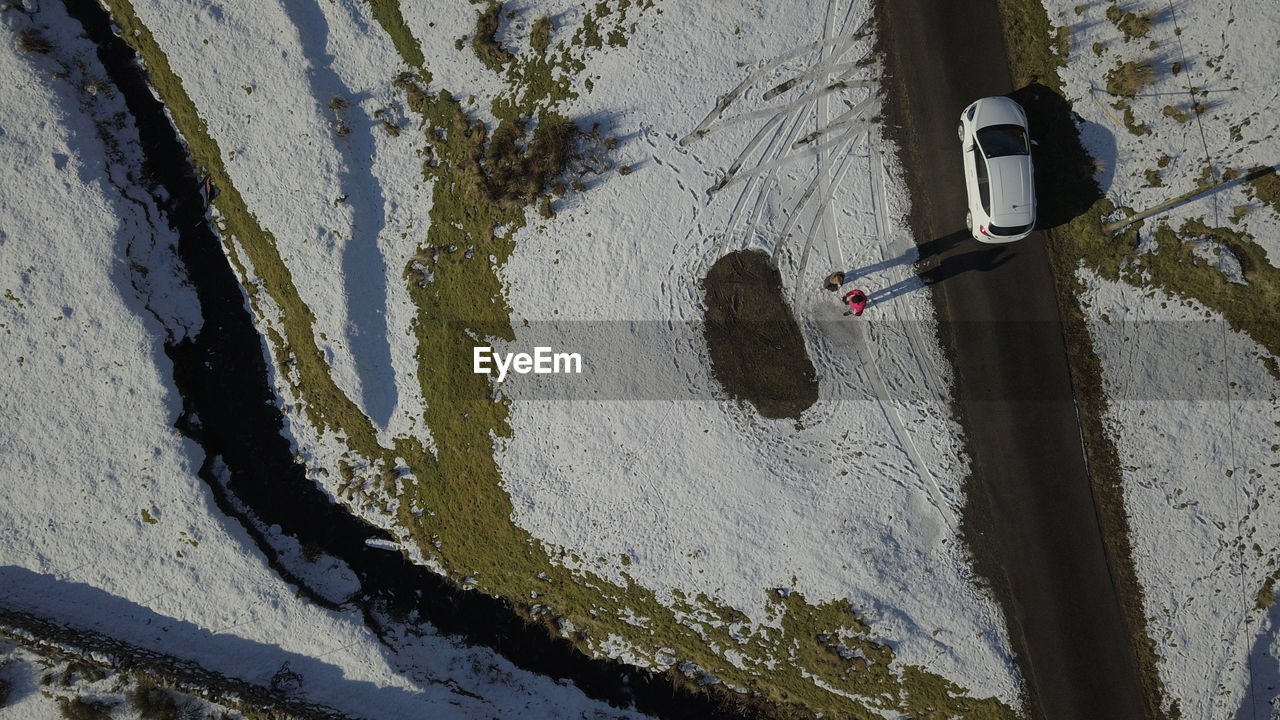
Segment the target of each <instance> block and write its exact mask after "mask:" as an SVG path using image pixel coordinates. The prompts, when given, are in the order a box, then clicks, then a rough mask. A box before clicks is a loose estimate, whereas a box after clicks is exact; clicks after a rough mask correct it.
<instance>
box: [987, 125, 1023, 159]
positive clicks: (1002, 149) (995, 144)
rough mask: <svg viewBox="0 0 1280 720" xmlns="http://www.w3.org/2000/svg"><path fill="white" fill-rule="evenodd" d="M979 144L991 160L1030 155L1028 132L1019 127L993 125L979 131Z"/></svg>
mask: <svg viewBox="0 0 1280 720" xmlns="http://www.w3.org/2000/svg"><path fill="white" fill-rule="evenodd" d="M978 144H979V145H981V146H982V152H983V154H985V155H986V156H987V157H989V158H998V157H1004V156H1006V155H1030V154H1031V148H1029V147H1028V146H1027V131H1026V130H1024V129H1022V128H1021V127H1019V126H1017V125H992V126H991V127H985V128H982V129H981V130H979V131H978Z"/></svg>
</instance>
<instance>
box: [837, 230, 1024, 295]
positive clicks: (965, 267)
mask: <svg viewBox="0 0 1280 720" xmlns="http://www.w3.org/2000/svg"><path fill="white" fill-rule="evenodd" d="M966 241H967V242H969V243H971V244H973V245H976V246H977V248H976V249H973V250H966V251H962V252H956V253H952V254H948V253H950V252H951V251H952V250H954V249H955V248H957V247H958V246H960V245H961V244H962V243H965V242H966ZM1007 249H1008V248H1007V246H1005V245H982V244H980V243H978V242H977V241H976V240H973V239H972V238H971V237H970V236H969V233H968V232H967V231H965V230H957V231H955V232H953V233H949V234H947V235H943V236H942V237H938V238H934V239H933V240H929V241H928V242H923V243H920V244H919V245H917V246H915V247H914V248H911V249H909V250H907V251H906V252H904V253H902V254H901V255H899V256H897V257H895V258H890V259H888V260H882V261H880V262H878V263H872V264H871V265H865V266H863V267H860V268H854V269H852V270H848V271H846V272H845V274H844V283H843V285H842V289H843V287H844V286H850V285H855V284H856V282H857V280H858V278H860V277H863V276H866V275H868V274H870V273H873V272H876V271H879V270H884V269H887V268H891V267H896V266H898V265H906V264H914V265H915V266H916V274H915V275H912V276H911V277H908V278H904V279H902V280H899V281H897V282H895V283H893V284H891V285H887V286H885V287H882V288H876V289H874V290H871V291H869V292H867V305H868V307H870V306H873V305H875V304H877V303H881V302H885V301H887V300H892V299H893V298H895V297H898V296H899V295H906V294H908V293H910V292H913V291H915V290H919V289H920V288H922V287H924V286H926V285H936V284H938V283H941V282H943V281H945V280H947V279H949V278H953V277H955V276H957V275H960V274H963V273H966V272H987V271H990V270H994V269H996V268H998V267H1000V266H1001V265H1003V264H1004V263H1006V262H1008V260H1009V256H1008V255H1006V254H1005V251H1006V250H1007Z"/></svg>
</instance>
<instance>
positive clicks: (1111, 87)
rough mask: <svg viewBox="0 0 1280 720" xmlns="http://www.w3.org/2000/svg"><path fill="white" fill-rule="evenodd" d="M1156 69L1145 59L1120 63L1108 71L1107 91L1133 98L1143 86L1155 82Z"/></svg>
mask: <svg viewBox="0 0 1280 720" xmlns="http://www.w3.org/2000/svg"><path fill="white" fill-rule="evenodd" d="M1155 79H1156V70H1155V68H1154V67H1152V66H1151V63H1149V62H1147V61H1145V60H1141V61H1140V60H1129V61H1127V62H1123V63H1119V64H1117V65H1116V66H1115V67H1114V68H1112V69H1111V70H1110V72H1108V73H1107V93H1109V94H1111V95H1115V96H1118V97H1125V98H1131V97H1135V96H1136V95H1137V94H1138V91H1139V90H1141V89H1142V88H1144V87H1146V86H1148V85H1150V84H1151V83H1153V82H1155Z"/></svg>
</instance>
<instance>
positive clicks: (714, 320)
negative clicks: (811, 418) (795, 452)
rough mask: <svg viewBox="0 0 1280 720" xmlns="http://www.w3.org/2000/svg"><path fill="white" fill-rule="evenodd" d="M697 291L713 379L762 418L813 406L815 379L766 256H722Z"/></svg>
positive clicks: (793, 414) (792, 414) (751, 253)
mask: <svg viewBox="0 0 1280 720" xmlns="http://www.w3.org/2000/svg"><path fill="white" fill-rule="evenodd" d="M702 288H703V291H704V292H705V293H706V304H707V314H706V320H707V322H706V325H705V335H706V340H707V348H708V350H709V351H710V354H711V372H712V374H713V375H714V376H715V378H716V380H718V381H719V382H720V384H721V385H722V386H724V389H725V391H726V392H728V393H729V395H730V396H732V397H734V398H737V399H738V400H745V401H747V402H749V403H751V404H752V405H754V406H755V408H756V409H757V410H758V411H759V412H760V414H761V415H763V416H764V417H767V418H794V419H796V420H799V419H800V413H802V412H804V411H805V410H806V409H807V408H808V407H809V406H811V405H813V404H814V403H815V402H817V400H818V379H817V373H816V371H815V370H814V368H813V363H812V362H811V361H810V360H809V355H808V353H806V352H805V347H804V336H803V335H802V334H801V333H800V326H799V325H798V324H796V319H795V316H794V315H793V314H792V312H791V308H790V307H788V305H787V300H786V297H785V296H784V295H783V292H782V276H781V275H779V273H778V269H777V268H776V267H774V266H773V263H772V262H770V260H769V255H768V254H767V253H765V252H762V251H760V250H739V251H737V252H732V253H729V254H728V255H725V256H724V257H722V258H720V259H719V260H717V261H716V263H715V264H714V265H712V266H711V270H710V271H708V272H707V277H706V279H705V280H703V283H702Z"/></svg>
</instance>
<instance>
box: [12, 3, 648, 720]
mask: <svg viewBox="0 0 1280 720" xmlns="http://www.w3.org/2000/svg"><path fill="white" fill-rule="evenodd" d="M0 18H2V19H3V21H4V22H5V23H6V25H7V26H10V27H14V26H17V27H21V25H20V23H24V22H28V20H27V19H26V18H25V17H24V16H23V15H22V14H21V13H16V12H6V13H4V14H3V15H2V16H0ZM34 19H35V21H36V22H38V23H40V24H42V25H47V26H48V29H47V30H46V33H47V34H48V36H49V37H51V38H53V39H54V41H55V43H56V50H55V52H54V53H53V54H50V55H48V56H44V55H33V54H19V51H18V50H17V49H16V48H15V44H14V43H3V44H0V73H2V74H3V75H4V77H6V78H7V79H8V85H7V88H6V91H5V92H6V93H8V95H7V97H8V98H10V100H12V99H13V98H21V102H13V101H6V102H5V103H4V104H3V107H4V111H3V118H4V119H3V123H2V125H0V126H2V127H3V128H4V130H3V132H2V133H0V177H2V178H3V183H4V187H5V188H6V192H5V193H4V194H3V196H0V287H3V289H4V297H5V299H4V300H3V301H0V333H3V337H4V341H3V342H2V343H0V364H3V366H4V367H5V368H6V371H5V372H4V373H3V374H2V375H0V377H3V380H0V383H2V384H0V416H3V417H4V418H5V422H4V423H3V424H0V604H3V605H4V606H6V607H9V608H13V609H17V610H24V611H28V612H33V613H36V614H38V615H40V616H42V617H47V618H51V619H54V620H56V621H58V622H64V623H68V624H70V625H73V626H78V627H83V628H86V629H90V630H96V631H99V632H102V633H104V634H107V635H110V636H112V637H115V638H118V639H120V640H123V641H126V642H130V643H133V644H136V645H140V646H143V647H146V648H149V649H152V650H155V651H159V652H164V653H169V654H172V655H175V656H178V657H182V658H188V659H191V660H194V661H197V662H198V663H199V664H201V665H202V666H204V667H207V668H208V669H211V670H213V671H216V672H222V673H224V674H227V675H231V676H235V677H239V678H242V679H244V680H247V681H250V682H255V683H260V684H266V683H267V682H268V681H269V679H270V678H271V676H272V675H273V674H274V673H275V672H276V671H277V670H278V669H279V668H280V667H281V666H282V664H283V663H285V662H288V663H289V664H290V666H291V667H292V668H293V669H295V670H297V671H298V672H300V673H301V674H302V677H303V682H302V685H301V687H300V688H299V692H300V694H301V695H302V696H303V697H304V698H305V699H307V700H310V701H312V702H318V703H322V704H327V705H330V706H332V707H335V708H338V709H340V710H343V711H345V712H348V713H350V714H352V715H358V716H361V717H370V718H399V717H406V716H414V715H422V714H430V715H433V716H434V715H439V716H442V717H459V718H468V717H493V716H502V717H520V716H539V715H541V716H546V715H548V714H552V713H555V714H557V715H563V716H573V717H578V716H590V717H598V716H600V715H612V716H631V715H632V714H630V713H626V712H622V711H618V710H615V709H613V708H611V707H609V706H607V705H604V704H603V703H599V702H595V701H591V700H588V699H587V698H585V697H584V696H583V695H582V694H581V692H580V691H578V690H577V689H576V688H574V687H572V686H566V685H562V684H560V683H558V682H556V681H554V680H552V679H550V678H545V677H541V676H536V675H532V674H530V673H527V672H524V671H522V670H519V669H517V668H515V667H514V666H512V665H511V664H510V663H509V662H507V661H506V660H505V659H503V658H502V657H500V656H498V655H496V654H495V653H493V652H491V651H489V650H486V649H483V648H468V647H465V646H462V645H460V644H459V643H457V642H456V641H455V640H453V639H451V638H448V637H443V636H437V635H434V634H430V632H428V634H427V635H424V636H421V637H409V636H407V635H405V636H400V637H397V633H396V632H392V633H391V637H390V638H389V640H388V643H389V644H384V643H383V642H380V641H379V639H378V638H377V637H376V636H375V635H374V634H373V633H372V632H371V631H370V630H369V629H368V628H367V627H366V626H365V625H364V624H363V622H362V618H361V615H360V613H359V612H358V611H357V610H355V609H354V608H352V609H346V610H343V611H341V612H331V611H328V610H325V609H322V608H320V607H318V606H316V605H313V604H311V603H309V602H307V601H305V600H303V599H300V598H299V594H298V592H297V589H296V588H294V587H292V586H290V585H288V584H286V583H284V582H282V581H281V580H280V579H279V578H278V577H277V576H276V575H275V574H274V572H273V571H272V570H271V568H270V567H268V565H267V563H266V561H265V559H264V558H263V557H262V555H261V553H260V552H259V551H258V549H257V548H256V547H255V546H254V545H253V542H252V541H251V540H250V538H249V536H248V534H247V533H246V532H245V531H244V530H243V529H242V528H241V527H239V526H238V525H237V524H236V523H235V522H233V521H230V520H228V519H227V518H226V517H224V516H222V515H221V513H220V512H219V511H218V509H217V508H216V507H215V506H214V503H213V500H212V496H211V494H210V491H209V490H208V488H207V487H206V486H205V485H204V484H203V483H202V481H201V480H200V479H199V478H198V477H197V476H196V470H197V468H198V467H199V466H200V464H201V462H202V460H203V456H202V452H201V450H200V449H199V448H198V447H197V446H195V445H194V444H192V443H191V442H190V441H187V440H186V439H184V438H183V437H182V436H180V435H179V434H178V432H177V431H176V430H175V429H174V427H173V423H174V420H175V419H176V417H177V415H178V413H179V411H180V405H181V403H180V398H179V397H178V396H177V393H176V391H175V389H174V387H173V385H172V384H171V380H170V378H171V375H172V367H171V365H170V363H169V360H168V358H167V356H166V355H165V354H164V342H165V341H166V340H177V339H179V338H181V337H184V336H186V334H188V333H191V332H195V331H196V330H197V329H198V328H199V325H200V322H199V315H198V307H197V306H196V305H195V301H194V296H193V295H192V293H191V291H190V289H189V288H186V287H185V286H183V285H182V282H181V278H182V273H181V270H180V268H178V267H175V260H174V256H173V252H172V248H173V244H174V242H175V240H176V238H175V237H174V235H173V233H172V232H171V231H170V230H169V229H168V228H167V226H166V225H165V224H163V223H153V219H155V218H158V215H157V212H156V208H155V207H154V205H153V204H152V201H151V200H150V198H148V197H147V196H146V194H145V192H144V191H143V189H142V187H141V186H138V185H132V186H130V185H123V186H124V187H126V188H128V189H127V190H125V191H124V192H126V193H128V196H127V197H126V196H125V195H124V194H122V192H120V191H117V190H116V188H115V185H117V184H123V182H124V179H125V178H126V177H127V176H128V175H129V173H136V172H137V168H138V151H137V140H136V133H135V131H134V129H133V126H132V124H131V120H129V119H128V116H127V115H126V116H124V119H122V120H121V121H120V124H119V126H118V127H116V128H113V129H112V132H111V134H110V135H108V136H105V137H106V138H112V139H114V142H115V143H116V146H115V148H114V149H112V148H109V147H108V146H107V144H109V143H110V142H112V141H111V140H110V139H104V138H103V137H100V136H99V135H98V134H97V133H96V131H95V122H97V121H100V120H103V119H106V118H113V116H114V115H115V113H116V112H118V111H121V110H123V109H124V105H123V100H122V99H121V98H120V97H119V96H118V95H117V94H115V93H114V91H111V90H109V89H100V90H99V91H98V92H97V93H96V94H95V95H93V96H92V97H86V96H85V95H84V94H83V93H82V92H81V90H82V87H83V85H82V83H81V82H80V81H81V80H82V79H83V77H92V78H102V77H105V73H104V72H103V70H102V68H101V66H100V65H99V64H98V62H97V59H96V54H95V51H94V48H93V46H92V45H91V44H90V43H89V42H88V41H87V40H85V39H83V38H81V37H79V36H78V28H77V26H76V25H75V24H74V23H73V22H72V21H70V20H69V19H68V18H67V17H66V16H65V14H64V11H63V10H62V7H61V5H58V4H44V5H43V7H42V9H41V10H40V11H39V13H38V14H36V15H35V16H34ZM15 31H16V30H15ZM75 63H83V70H80V71H77V72H82V73H83V77H82V76H81V75H79V74H76V73H73V74H72V75H71V76H69V77H68V78H66V79H58V78H56V77H54V76H53V73H54V72H55V71H58V70H59V69H60V66H72V67H74V66H75ZM116 149H118V150H119V152H120V154H119V155H117V154H116V153H115V152H114V150H116ZM109 150H111V151H109ZM128 262H133V263H136V264H137V265H138V267H136V268H134V267H130V265H129V264H128ZM143 269H145V270H146V272H145V282H143V280H144V278H142V277H140V276H141V275H143ZM163 278H170V279H171V280H172V281H173V284H172V286H167V285H164V284H162V283H161V280H162V279H163ZM135 283H136V285H135ZM330 560H331V559H330ZM325 562H328V561H326V560H325V559H324V558H321V559H320V560H319V562H318V564H319V565H323V564H324V563H325ZM330 572H331V573H334V574H336V576H335V577H332V578H331V580H333V581H334V583H335V584H334V585H333V586H332V589H333V591H334V592H335V593H340V592H343V591H344V590H345V591H348V592H349V591H350V590H351V586H350V582H352V581H353V580H354V578H353V577H352V576H350V574H349V572H347V571H344V569H343V568H341V567H337V566H331V571H330ZM344 581H345V583H346V586H345V588H344V587H343V582H344ZM427 630H428V631H430V628H427ZM24 702H25V701H24ZM31 702H36V701H31ZM22 707H26V706H25V705H23V706H22ZM42 708H43V709H40V708H34V709H33V710H32V712H33V713H36V712H44V711H45V710H48V706H47V704H46V705H43V706H42ZM33 716H35V715H33Z"/></svg>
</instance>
